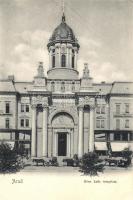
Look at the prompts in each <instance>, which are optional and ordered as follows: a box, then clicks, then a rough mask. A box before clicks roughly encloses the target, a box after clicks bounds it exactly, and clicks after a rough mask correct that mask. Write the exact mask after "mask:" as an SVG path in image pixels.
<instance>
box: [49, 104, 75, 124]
mask: <svg viewBox="0 0 133 200" xmlns="http://www.w3.org/2000/svg"><path fill="white" fill-rule="evenodd" d="M61 112H64V113H65V112H66V113H69V114H70V115H71V116H72V118H73V120H74V123H75V124H77V123H78V112H77V107H76V106H75V107H74V106H67V107H65V106H52V107H49V119H48V123H49V124H51V120H52V118H53V117H54V115H56V114H57V113H61Z"/></svg>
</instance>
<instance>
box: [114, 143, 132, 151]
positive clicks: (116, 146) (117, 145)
mask: <svg viewBox="0 0 133 200" xmlns="http://www.w3.org/2000/svg"><path fill="white" fill-rule="evenodd" d="M125 148H129V149H131V150H133V143H128V142H111V149H112V151H123V150H124V149H125Z"/></svg>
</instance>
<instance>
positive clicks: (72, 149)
mask: <svg viewBox="0 0 133 200" xmlns="http://www.w3.org/2000/svg"><path fill="white" fill-rule="evenodd" d="M73 141H74V133H73V131H71V157H73V155H74V153H73V152H74V146H73Z"/></svg>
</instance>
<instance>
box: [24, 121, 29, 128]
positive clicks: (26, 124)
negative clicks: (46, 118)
mask: <svg viewBox="0 0 133 200" xmlns="http://www.w3.org/2000/svg"><path fill="white" fill-rule="evenodd" d="M25 126H26V127H29V119H26V120H25Z"/></svg>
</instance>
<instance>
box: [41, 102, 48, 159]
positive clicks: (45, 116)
mask: <svg viewBox="0 0 133 200" xmlns="http://www.w3.org/2000/svg"><path fill="white" fill-rule="evenodd" d="M42 126H43V127H42V140H43V150H42V151H43V152H42V155H43V157H47V156H48V107H47V106H45V105H44V106H43V125H42Z"/></svg>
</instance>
